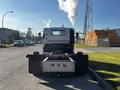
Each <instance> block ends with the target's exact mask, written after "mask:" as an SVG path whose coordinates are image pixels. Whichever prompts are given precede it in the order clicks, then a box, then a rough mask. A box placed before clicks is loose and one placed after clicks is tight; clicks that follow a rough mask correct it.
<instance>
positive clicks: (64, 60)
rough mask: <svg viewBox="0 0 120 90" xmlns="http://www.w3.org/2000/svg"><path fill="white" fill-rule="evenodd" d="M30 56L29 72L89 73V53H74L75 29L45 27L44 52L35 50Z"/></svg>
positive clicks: (55, 73)
mask: <svg viewBox="0 0 120 90" xmlns="http://www.w3.org/2000/svg"><path fill="white" fill-rule="evenodd" d="M27 57H28V58H29V73H32V74H34V75H40V74H45V73H47V74H48V73H49V74H54V75H63V74H68V75H70V74H73V75H84V74H86V73H88V55H84V54H83V53H82V52H78V53H74V29H72V28H61V27H58V28H45V29H44V33H43V54H39V52H34V54H32V55H27Z"/></svg>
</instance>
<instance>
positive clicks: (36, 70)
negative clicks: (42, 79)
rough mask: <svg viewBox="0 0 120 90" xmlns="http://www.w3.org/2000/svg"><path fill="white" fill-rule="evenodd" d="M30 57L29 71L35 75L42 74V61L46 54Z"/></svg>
mask: <svg viewBox="0 0 120 90" xmlns="http://www.w3.org/2000/svg"><path fill="white" fill-rule="evenodd" d="M27 57H28V58H29V67H28V69H29V70H28V71H29V73H32V74H33V75H35V76H38V75H41V74H42V63H41V61H42V60H43V59H44V58H45V56H44V55H37V54H36V55H35V53H34V54H33V55H28V56H27Z"/></svg>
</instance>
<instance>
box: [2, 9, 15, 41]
mask: <svg viewBox="0 0 120 90" xmlns="http://www.w3.org/2000/svg"><path fill="white" fill-rule="evenodd" d="M9 13H13V11H7V12H6V13H4V14H3V16H2V40H1V42H2V43H5V30H4V18H5V16H6V15H7V14H9Z"/></svg>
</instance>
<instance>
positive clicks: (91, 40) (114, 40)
mask: <svg viewBox="0 0 120 90" xmlns="http://www.w3.org/2000/svg"><path fill="white" fill-rule="evenodd" d="M118 32H119V33H118ZM119 35H120V31H117V30H113V29H112V30H94V31H91V32H87V33H86V37H85V44H86V45H90V46H106V47H107V46H108V47H109V46H120V36H119Z"/></svg>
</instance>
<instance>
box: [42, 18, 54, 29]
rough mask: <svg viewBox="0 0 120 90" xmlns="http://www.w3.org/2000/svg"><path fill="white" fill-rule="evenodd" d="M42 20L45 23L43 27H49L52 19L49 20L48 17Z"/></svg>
mask: <svg viewBox="0 0 120 90" xmlns="http://www.w3.org/2000/svg"><path fill="white" fill-rule="evenodd" d="M42 22H43V24H44V25H45V27H47V28H49V27H50V25H51V23H52V20H51V19H49V20H47V21H45V20H42Z"/></svg>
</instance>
